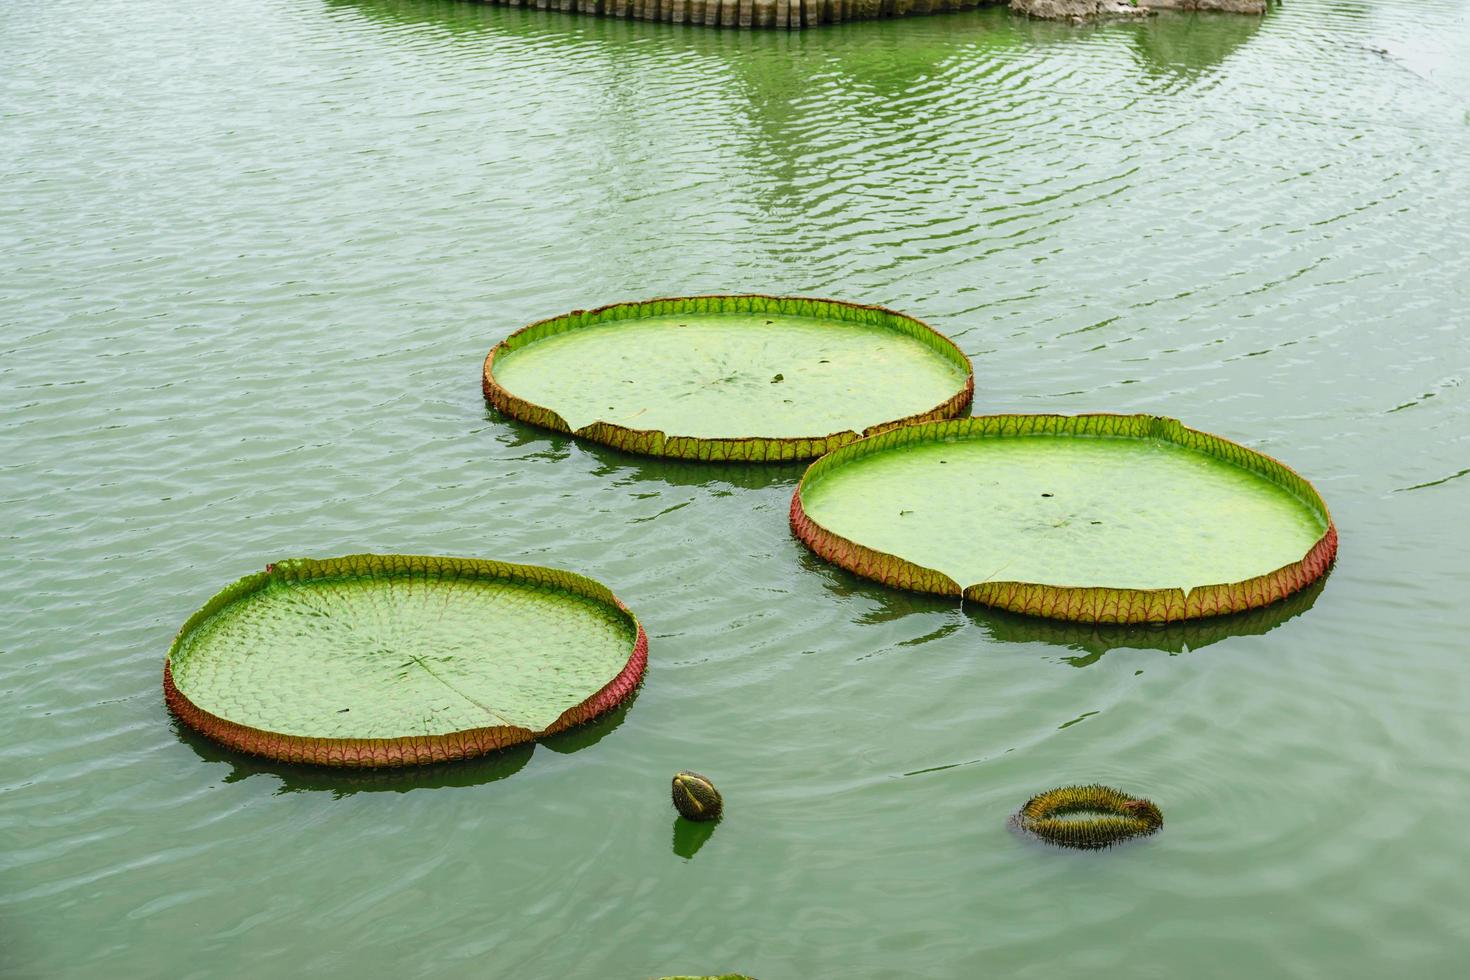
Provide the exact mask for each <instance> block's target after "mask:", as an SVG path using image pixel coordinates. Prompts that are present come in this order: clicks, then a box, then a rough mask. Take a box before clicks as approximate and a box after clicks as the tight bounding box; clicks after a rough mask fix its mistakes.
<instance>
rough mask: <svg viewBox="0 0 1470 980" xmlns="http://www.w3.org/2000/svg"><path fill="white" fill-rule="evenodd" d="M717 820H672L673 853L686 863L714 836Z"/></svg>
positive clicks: (717, 824)
mask: <svg viewBox="0 0 1470 980" xmlns="http://www.w3.org/2000/svg"><path fill="white" fill-rule="evenodd" d="M719 824H720V821H718V820H685V819H684V818H683V817H675V818H674V853H675V854H677V855H679V857H681V858H683V859H684V860H686V861H688V860H690V859H691V858H693V857H694V855H695V854H696V853H698V851H699V849H700V848H701V847H703V846H704V842H705V841H707V840H709V839H710V837H712V836H713V835H714V832H715V828H716V827H718V826H719Z"/></svg>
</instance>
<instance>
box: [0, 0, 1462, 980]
mask: <svg viewBox="0 0 1470 980" xmlns="http://www.w3.org/2000/svg"><path fill="white" fill-rule="evenodd" d="M0 65H3V67H0V181H3V185H0V186H3V187H4V190H5V193H4V195H3V196H0V304H3V305H0V329H3V346H0V350H3V352H4V353H3V358H0V392H3V398H4V403H3V406H4V408H3V413H0V434H3V443H0V446H3V452H0V500H3V501H4V511H3V516H4V539H5V544H6V552H5V554H6V561H5V562H4V563H3V564H0V617H3V621H4V622H5V624H6V629H5V637H4V645H3V657H0V691H3V692H4V697H5V704H6V710H5V711H4V712H3V714H0V841H3V848H0V973H3V974H4V975H6V976H15V977H94V976H109V977H144V976H189V977H234V976H245V975H253V976H260V975H271V974H275V975H281V976H302V975H321V976H327V975H352V976H361V977H413V976H436V977H437V976H467V977H468V976H475V977H483V976H494V977H514V978H543V977H544V978H553V977H609V978H614V977H617V978H621V977H630V978H632V977H648V976H662V975H664V974H667V973H677V972H690V971H700V972H704V971H711V972H713V971H720V970H737V969H738V970H743V971H745V972H747V973H750V974H752V975H754V976H757V977H760V978H762V980H780V978H788V977H790V978H797V977H835V976H843V977H855V978H857V977H861V978H867V977H908V976H927V977H949V976H953V977H970V976H986V975H989V976H1005V977H1054V976H1057V975H1059V974H1061V973H1062V972H1063V971H1066V970H1069V969H1070V970H1077V969H1082V968H1087V969H1091V970H1097V969H1110V968H1111V969H1121V970H1126V971H1127V972H1128V974H1129V975H1130V976H1142V977H1179V976H1249V975H1261V976H1303V977H1320V976H1354V977H1377V976H1384V975H1412V976H1417V977H1431V976H1433V977H1440V976H1452V975H1458V974H1459V970H1460V969H1461V968H1462V962H1461V961H1462V958H1463V957H1462V954H1463V952H1464V950H1465V948H1466V944H1467V942H1470V920H1467V919H1466V917H1465V915H1464V911H1465V909H1466V908H1467V907H1470V878H1467V877H1466V875H1465V874H1464V870H1463V866H1462V865H1463V861H1462V860H1460V859H1461V858H1462V857H1463V854H1464V834H1463V833H1461V832H1460V818H1461V816H1462V815H1463V813H1464V812H1465V809H1466V807H1467V806H1470V777H1467V771H1466V770H1467V765H1466V762H1465V756H1466V752H1465V749H1466V746H1467V744H1470V711H1467V710H1466V705H1467V700H1470V673H1467V670H1466V667H1465V663H1466V660H1465V657H1466V639H1465V637H1466V629H1467V627H1470V608H1467V605H1470V604H1467V602H1466V600H1465V596H1466V595H1467V593H1470V565H1467V562H1466V558H1465V554H1464V552H1465V548H1466V545H1467V544H1470V532H1467V530H1466V521H1465V514H1466V508H1467V506H1470V475H1467V474H1470V397H1467V396H1470V329H1467V327H1470V323H1467V317H1470V314H1467V312H1466V311H1467V309H1470V223H1467V221H1466V220H1465V211H1466V204H1467V201H1470V166H1467V161H1470V2H1466V0H1351V2H1350V0H1292V2H1291V3H1288V4H1283V5H1280V6H1278V7H1275V8H1273V11H1272V12H1271V14H1270V15H1269V16H1267V17H1266V18H1265V19H1264V20H1257V19H1253V18H1218V17H1216V18H1207V17H1196V16H1176V17H1167V18H1166V17H1159V18H1157V19H1153V20H1150V21H1149V22H1147V23H1143V24H1126V25H1125V24H1118V25H1110V26H1103V27H1097V28H1084V29H1080V30H1079V29H1073V28H1070V27H1065V26H1059V25H1052V24H1040V23H1029V22H1026V21H1022V20H1019V19H1016V18H1013V17H1011V16H1009V15H1008V14H1006V13H1005V12H1004V11H1003V10H995V9H991V10H983V11H977V12H974V13H966V14H956V15H950V16H943V17H934V18H919V19H914V20H908V21H897V22H877V23H863V24H851V25H846V26H843V27H840V28H835V29H820V30H812V31H808V32H805V33H800V34H796V35H786V34H775V33H769V34H767V33H740V32H728V31H727V32H721V31H706V30H687V29H681V28H676V27H673V26H666V25H650V24H640V23H629V22H623V21H615V20H599V19H596V18H581V17H573V16H566V15H561V14H556V13H538V12H536V11H524V10H506V9H500V8H495V7H488V6H479V5H474V4H468V3H456V2H440V0H248V2H247V0H219V2H214V3H208V4H205V3H177V2H163V0H129V2H126V3H123V2H120V0H96V2H94V3H89V4H85V5H76V4H67V5H63V4H57V3H49V2H42V0H9V2H7V3H5V4H3V5H0ZM721 291H759V292H768V293H803V294H811V295H828V296H833V297H835V298H840V299H848V300H855V301H861V302H872V303H881V304H884V305H888V306H892V307H895V308H897V309H901V310H904V311H906V312H909V313H912V314H914V315H916V316H919V317H921V318H923V319H925V320H927V321H928V322H930V323H932V324H933V325H934V326H935V327H936V328H937V329H940V330H942V331H944V332H946V333H947V334H949V335H950V336H952V337H954V338H955V339H956V341H957V342H958V343H959V345H960V346H961V347H962V349H964V350H965V352H966V353H967V354H969V355H970V356H971V358H972V359H973V361H974V365H975V370H976V396H975V405H976V410H977V411H982V412H985V411H1024V412H1035V411H1059V412H1075V411H1119V412H1152V413H1158V414H1167V415H1173V416H1177V417H1180V418H1182V419H1183V420H1185V421H1186V422H1187V423H1188V424H1190V425H1193V426H1195V427H1197V428H1202V429H1205V430H1207V431H1213V432H1218V433H1220V434H1222V435H1225V436H1227V437H1229V438H1232V439H1235V440H1238V441H1240V442H1243V443H1245V444H1247V445H1250V446H1252V447H1254V448H1257V449H1261V450H1263V451H1265V452H1268V453H1270V454H1272V455H1274V456H1278V457H1279V458H1281V459H1283V460H1285V461H1286V462H1287V463H1289V464H1290V465H1292V466H1294V467H1295V468H1297V469H1298V470H1300V471H1301V472H1302V473H1303V474H1305V475H1306V476H1308V477H1309V478H1310V479H1312V480H1313V481H1314V482H1315V484H1316V485H1317V487H1318V488H1319V489H1320V490H1321V492H1322V494H1323V496H1324V497H1325V498H1326V499H1327V501H1328V503H1329V505H1330V506H1331V507H1332V509H1333V514H1334V517H1335V518H1336V521H1337V524H1338V526H1339V528H1340V529H1341V532H1342V550H1341V556H1340V558H1339V561H1338V563H1337V566H1336V567H1335V569H1334V570H1333V571H1332V573H1331V574H1330V575H1329V576H1328V577H1327V579H1326V580H1325V582H1323V583H1322V584H1321V585H1320V586H1318V587H1315V588H1313V589H1311V590H1309V591H1308V592H1307V593H1305V594H1304V595H1302V596H1299V597H1297V598H1295V599H1293V600H1291V601H1289V602H1288V603H1286V604H1284V605H1282V606H1279V607H1274V608H1272V609H1271V610H1267V611H1264V612H1261V613H1256V614H1251V615H1249V616H1247V617H1244V618H1241V619H1233V620H1226V621H1219V622H1207V623H1195V624H1189V625H1186V626H1180V627H1175V628H1170V629H1123V630H1101V629H1093V628H1091V627H1084V626H1068V625H1062V624H1051V623H1046V622H1040V621H1033V620H1027V619H1021V618H1018V617H1013V616H1001V615H996V614H992V613H988V612H985V611H983V610H979V609H972V608H965V609H961V608H960V607H959V606H958V605H956V604H955V603H951V602H946V601H941V600H938V599H930V598H924V597H919V596H911V595H906V594H902V593H898V592H893V591H889V590H886V589H884V588H882V587H879V586H876V585H873V584H871V583H867V582H864V581H862V580H859V579H857V578H855V577H854V576H851V575H848V574H846V573H844V572H841V571H838V570H836V569H834V568H831V567H829V566H827V565H825V564H824V563H822V562H821V561H819V560H817V559H815V558H813V557H812V556H810V555H809V554H808V553H807V552H806V551H805V549H804V548H803V547H802V546H801V545H800V544H799V543H798V542H796V541H795V540H794V539H793V538H792V537H791V536H790V533H789V531H788V529H787V526H786V510H787V506H788V502H789V499H790V494H791V491H792V489H793V487H794V485H795V482H796V480H797V478H798V477H799V475H800V472H801V469H800V467H799V466H781V467H767V468H755V467H749V468H732V467H706V466H698V465H690V464H674V463H666V462H657V461H650V460H645V459H639V458H636V457H631V456H626V455H622V454H619V453H617V452H614V451H612V450H607V449H603V448H599V447H596V446H584V445H579V444H576V443H574V442H572V441H569V440H568V439H565V438H560V437H556V436H552V435H549V434H547V433H544V432H541V431H538V430H535V429H532V428H529V427H526V426H523V425H518V424H512V423H510V422H507V421H505V420H504V419H501V418H499V417H496V416H495V415H493V413H491V412H489V411H488V410H487V409H486V408H485V406H484V403H483V401H482V400H481V396H480V391H479V369H480V365H481V361H482V359H483V358H484V356H485V353H486V352H487V351H488V350H489V349H490V347H491V346H492V345H493V344H494V343H495V342H496V341H498V340H500V339H501V338H502V337H504V336H505V335H506V334H507V333H509V332H510V331H511V330H513V329H515V328H517V327H519V326H521V325H522V324H525V323H528V322H530V321H532V320H535V319H539V318H542V317H545V316H551V315H554V314H557V313H560V312H563V311H566V310H569V309H573V308H576V307H590V306H596V305H600V304H602V303H607V302H612V301H616V300H621V299H635V298H642V297H648V296H658V295H677V294H690V293H700V292H721ZM359 551H396V552H410V553H429V554H433V553H447V554H465V555H476V556H485V557H494V558H502V559H506V560H511V561H523V562H531V563H536V564H549V565H557V566H561V567H566V568H571V569H574V570H577V571H581V572H583V573H586V574H588V575H592V576H594V577H596V578H598V579H600V580H602V581H604V582H606V583H608V584H609V585H610V586H612V588H613V589H614V590H615V591H616V592H617V593H618V594H619V595H620V596H621V597H622V598H623V599H624V600H626V601H627V602H628V604H629V605H630V606H631V607H632V608H633V609H634V610H635V611H636V612H637V613H638V614H639V615H640V617H641V618H642V620H643V622H644V623H645V624H646V626H647V628H648V631H649V634H650V640H651V646H650V666H649V672H648V677H647V682H646V683H645V685H644V686H643V688H642V690H641V692H640V693H639V694H638V696H637V697H636V699H635V700H634V701H632V702H631V703H630V704H629V705H628V706H626V707H625V708H624V709H622V710H619V711H618V712H616V713H614V714H613V715H612V716H610V717H608V718H606V719H605V720H603V721H601V722H599V723H597V724H595V725H593V726H592V727H590V728H587V729H584V730H580V731H576V732H573V733H570V734H568V735H565V736H562V737H559V738H557V739H555V740H553V741H551V742H549V743H547V744H545V745H542V746H538V747H535V748H523V749H520V750H516V751H513V752H511V753H508V754H505V755H502V756H497V757H494V758H490V759H486V760H483V761H479V762H475V763H471V764H467V765H462V766H454V767H447V768H443V769H435V770H429V771H425V772H417V773H411V774H403V773H397V774H395V773H376V774H374V773H369V774H358V775H335V774H332V773H329V772H322V771H315V770H309V769H293V768H290V767H284V766H276V765H271V764H267V763H264V762H259V761H253V760H251V759H248V758H244V757H238V756H233V755H230V754H229V753H227V752H225V751H223V750H219V749H216V748H214V747H212V746H211V745H210V744H208V743H206V742H203V741H201V740H200V739H198V738H196V737H194V736H191V735H190V734H188V733H187V732H184V731H181V730H179V728H178V727H177V725H175V724H173V723H172V722H171V720H170V719H169V717H168V715H167V713H166V711H165V709H164V706H163V699H162V694H161V671H162V660H163V654H164V651H165V650H166V649H167V647H168V644H169V641H170V639H171V638H172V636H173V633H174V631H175V630H176V629H177V628H178V626H179V625H180V624H181V623H182V622H183V621H184V620H185V619H186V618H187V617H188V616H189V614H190V613H191V612H193V610H194V609H195V608H197V607H198V606H199V605H200V604H201V603H203V602H204V600H205V599H206V598H207V597H208V596H209V595H210V594H212V593H213V592H214V591H215V590H216V589H217V588H219V587H221V586H223V585H224V584H225V583H227V582H229V581H232V580H234V579H235V578H237V577H239V576H241V575H243V574H245V573H247V572H250V571H254V570H257V569H259V568H261V567H262V566H264V565H265V563H266V562H267V561H270V560H274V559H279V558H284V557H290V556H295V555H315V556H329V555H336V554H346V553H352V552H359ZM686 767H687V768H691V769H695V770H698V771H700V772H703V773H705V774H707V775H709V776H710V777H712V778H713V779H714V780H715V782H716V784H717V785H718V786H719V787H720V789H721V790H722V792H723V793H724V796H725V800H726V805H727V816H726V817H725V819H724V821H723V822H722V823H721V824H720V825H718V826H717V827H716V828H715V829H714V830H713V831H712V832H711V831H709V830H708V829H707V828H705V829H700V830H693V829H691V828H690V827H688V826H682V825H679V824H678V823H676V821H675V820H674V813H673V810H672V807H671V806H670V803H669V800H668V782H669V778H670V776H671V775H672V774H673V773H674V772H675V771H676V770H678V769H681V768H686ZM1094 780H1096V781H1101V782H1105V783H1109V784H1112V785H1116V786H1117V787H1118V788H1120V789H1122V790H1124V791H1127V792H1131V793H1137V794H1141V795H1146V796H1148V797H1150V798H1151V799H1153V800H1155V801H1156V802H1158V803H1159V804H1160V806H1161V807H1162V808H1163V811H1164V814H1165V819H1166V824H1165V827H1164V829H1163V831H1162V833H1160V834H1159V835H1157V836H1156V837H1153V838H1150V839H1148V840H1146V841H1142V842H1138V843H1135V844H1131V845H1128V846H1127V847H1125V848H1122V849H1120V850H1116V851H1113V852H1109V853H1102V854H1091V853H1070V852H1063V851H1057V850H1051V849H1046V848H1044V847H1043V846H1041V845H1037V844H1034V843H1031V842H1028V841H1025V840H1022V839H1020V838H1018V837H1017V836H1015V834H1014V833H1013V832H1011V831H1010V830H1009V829H1007V826H1006V820H1007V817H1008V816H1009V815H1010V813H1012V812H1013V811H1014V810H1015V809H1016V808H1017V807H1018V806H1020V804H1021V803H1022V802H1024V801H1025V800H1026V798H1027V797H1029V796H1030V795H1032V794H1033V793H1035V792H1038V791H1040V790H1043V789H1047V788H1049V787H1052V786H1056V785H1060V784H1065V783H1069V782H1090V781H1094Z"/></svg>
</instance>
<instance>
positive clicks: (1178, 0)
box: [1011, 0, 1266, 21]
mask: <svg viewBox="0 0 1470 980" xmlns="http://www.w3.org/2000/svg"><path fill="white" fill-rule="evenodd" d="M1011 9H1012V10H1014V11H1015V12H1016V13H1018V14H1025V15H1026V16H1028V17H1038V18H1041V19H1043V20H1071V21H1084V20H1094V19H1096V18H1099V17H1146V16H1148V15H1149V14H1151V13H1153V12H1155V11H1157V10H1218V11H1221V12H1225V13H1235V14H1264V13H1265V12H1266V0H1133V2H1130V0H1011Z"/></svg>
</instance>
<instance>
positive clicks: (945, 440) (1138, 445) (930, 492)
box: [792, 415, 1337, 622]
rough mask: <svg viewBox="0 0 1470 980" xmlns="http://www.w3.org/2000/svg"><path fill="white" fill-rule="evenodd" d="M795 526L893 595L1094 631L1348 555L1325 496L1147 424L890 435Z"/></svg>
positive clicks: (1183, 608) (802, 512)
mask: <svg viewBox="0 0 1470 980" xmlns="http://www.w3.org/2000/svg"><path fill="white" fill-rule="evenodd" d="M792 526H793V529H794V530H795V532H796V534H797V536H798V537H800V538H801V539H802V540H803V541H804V542H806V543H807V544H808V545H809V546H810V547H811V548H812V549H813V550H814V551H816V552H817V553H818V554H820V555H822V556H823V557H825V558H827V559H829V560H831V561H834V562H836V563H837V564H839V565H842V566H843V567H845V568H848V569H851V570H853V571H856V572H858V573H859V574H862V575H865V576H867V577H869V578H873V579H876V580H878V581H880V582H884V583H885V584H888V585H895V586H898V587H901V588H911V589H916V590H918V591H924V592H936V593H941V594H954V595H963V596H965V597H966V598H969V599H972V600H974V601H977V602H981V603H984V604H987V605H994V606H998V607H1000V608H1004V609H1010V610H1012V611H1016V612H1025V613H1031V614H1035V615H1044V616H1052V617H1056V618H1060V619H1077V620H1087V621H1094V622H1165V621H1170V620H1178V619H1189V618H1194V617H1198V616H1208V615H1216V614H1220V613H1228V612H1240V611H1242V610H1245V609H1249V608H1254V607H1257V606H1261V605H1265V604H1267V603H1269V602H1273V601H1275V600H1277V599H1280V598H1283V597H1284V596H1286V595H1288V594H1290V593H1291V592H1294V591H1296V590H1297V589H1300V588H1302V587H1304V586H1306V585H1307V584H1309V583H1310V582H1312V581H1313V580H1315V579H1316V578H1317V577H1318V576H1320V575H1321V574H1322V573H1323V572H1324V571H1326V569H1327V567H1328V565H1329V564H1330V562H1331V560H1332V557H1333V555H1334V554H1335V553H1336V547H1337V532H1336V529H1335V528H1334V527H1333V524H1332V519H1331V517H1330V515H1329V514H1328V512H1327V507H1326V505H1325V504H1324V503H1323V502H1322V499H1321V497H1320V496H1318V495H1317V493H1316V491H1315V490H1314V489H1313V488H1312V487H1311V485H1310V484H1308V483H1307V482H1306V481H1305V480H1303V479H1302V478H1301V477H1300V476H1298V475H1297V474H1296V473H1294V472H1292V471H1291V470H1290V469H1288V468H1287V467H1286V466H1284V465H1282V464H1281V463H1279V462H1277V461H1276V460H1273V459H1271V458H1270V457H1267V456H1263V455H1261V454H1260V453H1256V452H1253V451H1252V450H1249V449H1246V448H1245V447H1243V446H1239V445H1236V444H1235V443H1232V442H1229V441H1228V440H1225V439H1221V438H1219V437H1218V436H1211V435H1208V434H1206V433H1201V432H1196V431H1195V430H1193V429H1188V428H1186V427H1185V426H1183V425H1181V424H1180V423H1179V422H1177V421H1175V420H1174V419H1164V418H1157V417H1155V416H1147V415H1138V416H1120V415H1083V416H1055V415H999V416H984V417H977V418H971V419H961V420H957V421H950V422H934V423H925V424H922V425H911V426H906V427H904V428H901V429H897V430H892V431H889V432H886V433H883V434H881V435H878V436H875V437H873V438H870V439H865V440H863V441H861V442H858V443H854V444H853V445H851V446H848V447H846V448H844V449H840V450H838V451H836V452H834V453H832V454H831V455H829V456H827V457H825V458H823V459H821V460H819V461H817V462H816V463H815V464H813V465H812V466H811V467H810V468H809V469H808V471H807V473H806V475H805V477H803V479H802V482H801V485H800V486H799V487H798V488H797V492H796V495H795V497H794V499H793V501H792Z"/></svg>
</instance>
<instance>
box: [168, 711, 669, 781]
mask: <svg viewBox="0 0 1470 980" xmlns="http://www.w3.org/2000/svg"><path fill="white" fill-rule="evenodd" d="M640 690H641V688H640ZM637 700H638V692H637V691H635V692H634V693H633V695H632V696H631V697H629V698H628V699H627V700H626V701H624V702H623V703H622V704H620V705H618V706H617V707H616V708H614V709H613V710H612V711H609V712H608V713H607V714H604V715H600V716H598V717H597V718H594V719H593V720H592V721H590V722H588V723H587V724H585V725H578V726H577V727H575V728H572V729H568V730H567V731H565V732H561V733H559V734H556V735H550V736H548V737H546V738H544V739H541V740H540V741H539V742H524V743H522V744H520V745H513V746H511V747H510V748H508V749H502V750H501V751H499V752H492V753H490V754H489V755H483V756H479V757H477V758H474V759H463V760H460V761H458V762H444V763H437V764H434V765H428V766H404V767H403V768H400V769H338V768H334V767H331V766H303V765H293V764H291V763H286V762H276V761H275V760H272V759H263V758H260V757H259V756H253V755H246V754H245V753H243V752H236V751H234V750H233V749H227V748H225V747H224V746H222V745H219V744H218V743H216V742H212V741H210V740H209V739H207V738H205V737H204V736H203V735H201V734H199V733H198V732H196V731H195V730H194V729H192V728H190V727H189V726H188V725H185V724H183V723H182V722H180V721H179V720H178V719H177V718H174V719H170V721H171V724H172V726H173V731H174V734H175V735H177V736H178V739H179V741H181V742H183V743H184V744H185V745H187V746H189V748H191V749H193V750H194V754H195V755H197V756H199V758H200V759H202V760H203V761H205V762H222V763H225V764H227V765H229V767H230V771H229V772H228V773H226V774H225V776H224V778H223V779H222V780H221V781H222V782H225V783H238V782H240V781H241V780H244V779H249V778H250V777H251V776H256V775H263V776H274V777H276V778H277V779H279V780H280V782H281V785H280V789H278V790H277V791H276V792H277V793H278V794H279V793H303V792H325V793H331V794H332V795H333V796H334V797H336V798H339V799H340V798H343V797H347V796H351V795H353V794H355V793H363V792H392V793H407V792H409V791H410V790H415V789H441V788H444V787H448V786H479V785H482V784H484V783H493V782H495V781H497V780H501V779H505V778H507V777H509V776H513V775H515V774H516V773H518V772H520V771H521V770H522V769H523V768H525V765H526V763H528V762H530V761H531V756H532V754H533V753H534V752H535V750H536V746H537V745H538V744H539V745H544V746H546V748H548V749H550V750H551V751H553V752H559V753H561V754H563V755H568V754H571V753H573V752H577V751H579V750H581V749H585V748H588V747H590V746H593V745H596V744H597V743H598V742H600V741H602V740H603V739H604V738H606V737H607V736H608V735H609V734H611V733H612V732H613V731H615V730H617V728H618V726H620V725H621V724H622V723H623V720H624V719H625V718H626V717H627V714H628V710H629V709H630V708H631V707H632V706H633V703H634V702H635V701H637Z"/></svg>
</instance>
